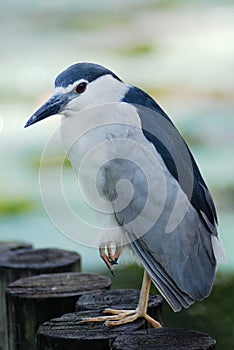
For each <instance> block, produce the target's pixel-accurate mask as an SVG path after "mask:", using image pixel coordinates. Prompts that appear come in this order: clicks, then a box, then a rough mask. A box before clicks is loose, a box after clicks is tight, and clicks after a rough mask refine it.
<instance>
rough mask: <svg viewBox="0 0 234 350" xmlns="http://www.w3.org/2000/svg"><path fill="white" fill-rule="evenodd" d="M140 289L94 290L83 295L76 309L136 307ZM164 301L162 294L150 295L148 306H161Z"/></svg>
mask: <svg viewBox="0 0 234 350" xmlns="http://www.w3.org/2000/svg"><path fill="white" fill-rule="evenodd" d="M139 296H140V291H139V290H137V289H113V290H105V291H101V292H99V291H93V292H89V293H87V294H85V295H82V296H81V297H80V299H79V300H78V301H77V303H76V311H81V310H102V309H103V308H106V307H108V308H109V307H112V308H113V309H119V307H120V306H121V308H122V307H123V308H124V309H127V310H128V309H131V308H135V307H136V306H137V303H138V299H139ZM162 303H163V298H162V297H161V295H158V294H157V295H154V296H152V295H150V296H149V302H148V307H149V308H150V307H151V306H153V307H155V306H160V305H162Z"/></svg>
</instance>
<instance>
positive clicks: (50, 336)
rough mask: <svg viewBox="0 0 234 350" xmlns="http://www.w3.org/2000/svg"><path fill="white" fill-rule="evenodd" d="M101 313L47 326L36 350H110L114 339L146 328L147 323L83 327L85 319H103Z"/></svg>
mask: <svg viewBox="0 0 234 350" xmlns="http://www.w3.org/2000/svg"><path fill="white" fill-rule="evenodd" d="M101 315H102V313H101V312H98V311H84V312H75V313H70V314H66V315H63V316H62V317H60V318H56V319H53V320H50V321H48V322H45V323H44V324H43V325H41V326H40V327H39V329H38V331H37V340H36V344H37V347H36V349H37V350H54V349H56V350H77V349H79V350H109V349H111V344H112V343H113V341H114V339H115V338H116V337H117V336H118V335H120V334H124V333H126V332H133V331H136V330H138V329H142V328H143V327H144V320H143V319H138V320H137V321H135V322H133V323H129V324H125V325H122V326H116V327H111V328H106V327H105V326H103V323H102V322H95V323H94V322H92V323H81V322H80V321H81V320H82V318H84V317H96V316H101Z"/></svg>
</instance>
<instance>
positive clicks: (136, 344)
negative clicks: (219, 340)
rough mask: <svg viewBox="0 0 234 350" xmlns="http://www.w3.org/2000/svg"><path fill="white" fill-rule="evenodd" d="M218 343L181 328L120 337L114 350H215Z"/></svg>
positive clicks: (151, 330)
mask: <svg viewBox="0 0 234 350" xmlns="http://www.w3.org/2000/svg"><path fill="white" fill-rule="evenodd" d="M215 344H216V341H215V339H213V338H211V337H210V336H209V335H208V334H206V333H201V332H197V331H193V330H189V329H180V328H160V329H148V330H145V331H137V332H134V333H131V334H130V332H129V334H124V335H120V336H118V337H117V338H116V339H115V341H114V343H113V345H112V348H111V349H112V350H142V349H150V350H165V349H167V350H206V349H209V350H213V349H215Z"/></svg>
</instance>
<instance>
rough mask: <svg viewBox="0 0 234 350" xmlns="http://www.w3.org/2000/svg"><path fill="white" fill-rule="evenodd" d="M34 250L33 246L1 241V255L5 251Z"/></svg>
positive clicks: (24, 243)
mask: <svg viewBox="0 0 234 350" xmlns="http://www.w3.org/2000/svg"><path fill="white" fill-rule="evenodd" d="M28 248H32V244H30V243H26V242H20V241H0V254H2V253H3V252H5V251H9V250H10V251H12V250H13V251H14V250H18V249H28Z"/></svg>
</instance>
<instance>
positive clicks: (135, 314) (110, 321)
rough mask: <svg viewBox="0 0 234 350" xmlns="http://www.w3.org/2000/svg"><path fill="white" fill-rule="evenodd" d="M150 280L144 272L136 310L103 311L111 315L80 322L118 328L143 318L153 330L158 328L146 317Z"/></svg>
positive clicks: (158, 325)
mask: <svg viewBox="0 0 234 350" xmlns="http://www.w3.org/2000/svg"><path fill="white" fill-rule="evenodd" d="M150 284H151V279H150V276H149V275H148V273H147V272H146V271H144V277H143V281H142V286H141V292H140V298H139V302H138V306H137V308H136V310H114V309H105V310H104V313H106V314H111V315H108V316H100V317H94V318H84V319H83V320H82V322H105V326H107V327H109V326H119V325H122V324H125V323H129V322H133V321H135V320H136V319H138V318H139V317H144V318H145V319H146V321H147V322H149V323H150V324H151V325H152V326H153V327H154V328H160V327H161V325H160V323H159V322H157V321H155V320H154V319H153V318H152V317H150V316H149V315H147V313H146V311H147V305H148V300H149V290H150Z"/></svg>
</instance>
